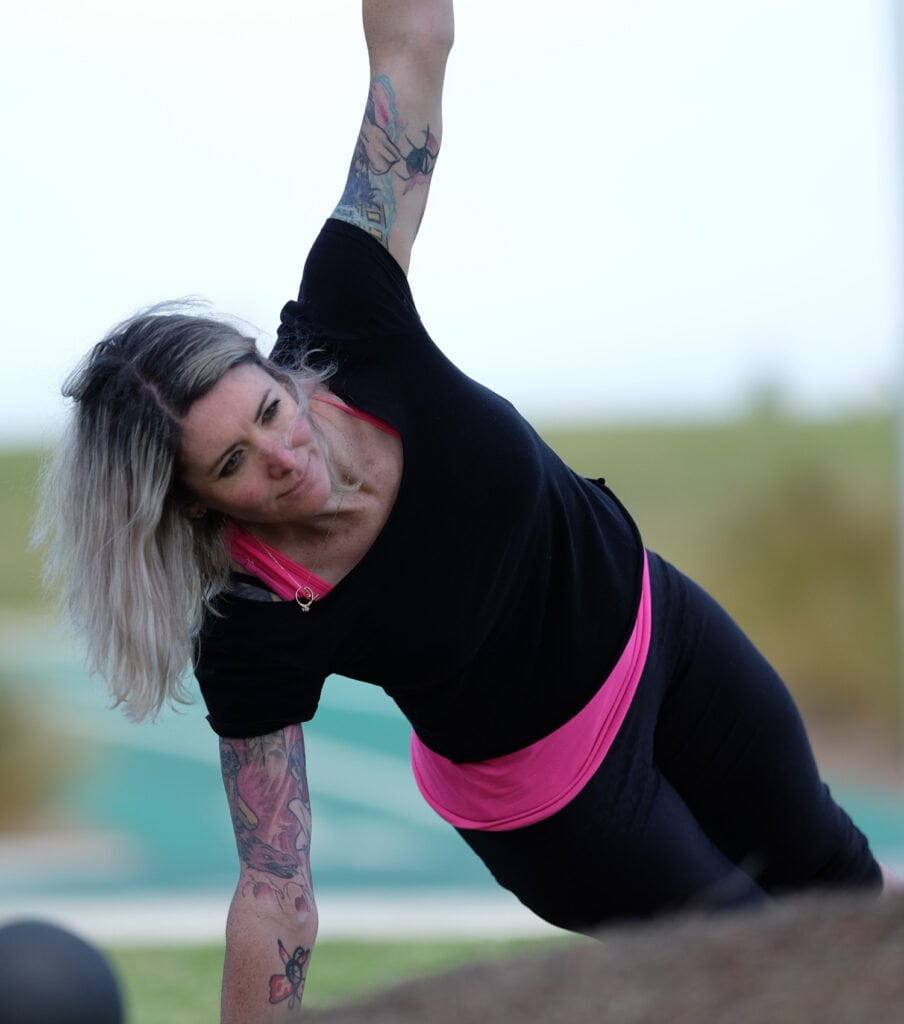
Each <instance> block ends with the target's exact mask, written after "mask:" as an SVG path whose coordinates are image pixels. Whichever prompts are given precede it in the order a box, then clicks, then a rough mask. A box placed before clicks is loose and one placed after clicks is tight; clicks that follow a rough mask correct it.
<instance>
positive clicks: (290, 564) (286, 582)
mask: <svg viewBox="0 0 904 1024" xmlns="http://www.w3.org/2000/svg"><path fill="white" fill-rule="evenodd" d="M344 497H345V496H344V495H341V496H340V499H339V504H338V505H337V507H336V511H335V512H334V513H333V516H332V518H331V519H330V524H329V528H328V529H327V531H326V533H325V534H324V537H323V540H322V541H321V542H320V544H321V545H325V544H327V542H328V541H329V539H330V537H331V536H332V533H333V528H334V526H335V523H336V519H337V517H338V515H339V512H340V510H341V508H342V502H343V499H344ZM227 543H228V545H229V550H230V553H231V554H232V557H233V559H234V560H235V561H236V562H238V563H239V564H240V565H242V566H244V567H245V569H247V570H248V572H250V573H251V575H252V576H257V577H258V579H261V580H263V582H264V583H266V584H267V585H268V586H269V587H270V588H271V589H272V590H274V591H275V592H276V593H277V594H278V595H279V596H280V597H281V598H283V600H286V601H288V600H294V601H295V602H296V604H297V605H298V606H299V608H301V610H302V611H303V612H309V611H310V610H311V607H312V606H313V604H314V602H315V601H317V600H319V599H320V598H322V597H325V596H326V595H327V594H328V593H329V592H330V591H331V590H332V589H333V588H332V584H330V583H327V582H326V580H322V579H320V577H319V576H316V575H315V574H314V573H312V572H311V571H310V570H309V569H306V568H305V567H304V566H303V565H299V564H298V563H297V562H295V561H293V560H292V559H291V558H289V557H288V556H286V555H283V554H281V553H280V552H279V551H277V550H276V549H275V548H272V547H270V545H269V544H267V542H266V541H264V540H261V539H260V538H259V537H255V536H254V534H251V533H249V532H248V531H247V530H244V529H242V528H241V527H240V526H238V525H237V524H236V523H229V525H228V526H227ZM263 556H265V557H263ZM269 563H272V565H273V566H274V567H275V570H276V571H275V572H274V570H273V568H271V567H270V564H269ZM299 577H300V580H301V582H299Z"/></svg>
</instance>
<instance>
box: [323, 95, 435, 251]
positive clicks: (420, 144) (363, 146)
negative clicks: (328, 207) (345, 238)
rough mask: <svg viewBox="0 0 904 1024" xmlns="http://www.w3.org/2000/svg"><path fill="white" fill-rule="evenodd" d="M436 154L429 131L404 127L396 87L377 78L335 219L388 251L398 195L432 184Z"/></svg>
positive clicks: (427, 128) (425, 127) (424, 127)
mask: <svg viewBox="0 0 904 1024" xmlns="http://www.w3.org/2000/svg"><path fill="white" fill-rule="evenodd" d="M438 154H439V141H438V140H437V138H436V137H435V136H434V135H433V133H432V132H431V131H430V125H429V124H427V125H423V126H419V127H417V128H414V127H409V126H408V125H407V124H406V123H405V122H404V121H402V120H401V118H400V117H399V112H398V108H397V106H396V97H395V91H394V89H393V87H392V83H391V82H390V80H389V78H388V76H387V75H379V76H378V77H376V78H375V79H374V80H373V81H372V82H371V84H370V94H369V96H368V99H367V107H366V108H365V111H364V120H363V121H362V124H361V131H360V133H359V134H358V142H357V144H356V146H355V155H354V157H353V158H352V164H351V167H350V168H349V172H348V180H347V181H346V183H345V191H344V192H343V193H342V198H341V199H340V200H339V205H338V206H337V207H336V210H335V211H334V214H333V216H335V217H338V218H339V219H340V220H345V221H349V222H350V223H352V224H356V225H358V227H361V228H363V229H364V230H365V231H367V232H369V233H370V234H371V235H373V236H374V238H376V239H377V241H379V242H380V243H381V244H382V245H384V246H387V247H388V245H389V235H390V232H391V231H392V226H393V224H394V223H395V220H396V216H397V215H398V196H399V194H401V195H403V196H404V195H405V194H406V193H408V192H410V191H411V189H413V188H415V187H416V186H418V185H426V184H427V183H428V181H429V179H430V175H431V174H432V173H433V167H434V165H435V164H436V158H437V156H438ZM397 189H398V190H399V191H397Z"/></svg>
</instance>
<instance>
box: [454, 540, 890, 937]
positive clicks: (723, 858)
mask: <svg viewBox="0 0 904 1024" xmlns="http://www.w3.org/2000/svg"><path fill="white" fill-rule="evenodd" d="M649 558H650V583H651V588H652V595H653V633H652V640H651V644H650V653H649V657H648V661H647V664H646V667H645V668H644V672H643V676H642V677H641V681H640V685H639V686H638V689H637V693H636V695H635V697H634V700H633V702H632V705H631V708H630V710H629V712H628V715H627V717H626V719H625V721H624V724H623V725H622V727H621V730H620V731H619V734H618V736H617V737H616V740H615V742H614V743H613V745H612V747H611V749H610V751H609V753H608V754H607V756H606V759H605V760H604V762H603V764H602V765H601V767H600V768H599V770H598V771H597V773H596V774H595V775H594V777H593V778H592V779H591V781H590V782H589V783H588V784H587V786H586V787H585V788H584V789H583V790H582V791H581V793H580V794H578V796H577V797H575V799H574V800H573V801H572V802H571V803H570V804H568V806H566V807H564V808H563V809H562V810H561V811H559V812H557V813H556V814H554V815H552V816H551V817H550V818H547V819H546V820H545V821H541V822H539V823H537V824H535V825H530V826H528V827H527V828H522V829H517V830H514V831H510V832H482V831H476V830H471V829H459V830H458V831H459V832H460V834H461V835H462V837H463V838H464V840H465V842H467V843H468V845H469V846H470V847H471V848H472V849H473V850H474V851H475V852H476V853H477V854H478V856H479V857H480V858H481V859H482V860H483V861H484V863H485V864H486V865H487V867H488V868H489V869H490V871H491V872H492V873H493V875H494V877H495V878H496V880H497V881H498V882H499V883H500V885H502V886H504V887H505V888H506V889H510V890H511V891H512V892H513V893H514V894H515V895H516V896H517V897H518V898H519V899H520V900H521V902H522V903H524V904H525V905H526V906H528V907H530V909H531V910H533V911H534V912H535V913H537V914H538V915H539V916H540V917H542V918H544V919H545V920H547V921H549V922H551V923H552V924H556V925H558V926H560V927H562V928H568V929H571V930H574V931H592V930H593V929H594V928H595V927H597V926H598V925H600V924H602V923H603V922H605V921H607V920H612V919H613V918H622V917H638V916H648V915H652V914H656V913H659V912H662V911H668V910H674V909H677V908H678V907H686V906H705V907H731V906H736V905H741V904H750V903H755V902H758V901H762V900H766V899H768V898H769V895H773V894H777V893H780V892H783V891H791V890H795V889H803V888H806V887H811V886H821V885H836V886H849V887H853V886H870V887H875V888H879V887H881V871H880V869H879V866H878V864H877V863H876V861H875V860H874V858H873V856H872V854H871V852H870V849H869V845H868V843H867V841H866V839H865V837H864V836H863V835H862V833H861V832H860V831H859V830H858V829H857V828H855V827H854V825H853V823H852V822H851V820H850V818H849V817H848V816H847V815H846V814H845V812H844V811H843V810H842V809H841V808H840V807H838V806H837V805H836V804H835V802H834V801H833V800H832V798H831V795H830V793H829V790H828V787H827V786H825V785H824V783H823V782H821V780H820V778H819V773H818V771H817V768H816V764H815V761H814V759H813V754H812V751H811V749H810V744H809V741H808V739H807V735H806V732H805V730H804V727H803V723H802V721H801V718H800V715H799V714H798V711H797V708H796V707H795V705H794V702H793V700H792V699H791V696H790V695H789V693H788V691H787V690H786V689H785V686H784V684H783V683H782V681H781V679H779V677H778V675H777V674H776V673H775V671H774V670H773V669H772V668H771V667H770V665H769V664H768V663H767V662H766V660H765V659H764V658H763V657H762V655H760V654H759V652H758V651H757V650H756V649H755V648H754V646H753V644H752V643H751V642H750V641H749V640H748V639H747V637H746V636H745V635H744V634H743V633H742V632H741V630H740V629H739V628H738V627H737V625H736V624H735V623H734V622H733V621H732V620H731V618H730V617H729V616H728V615H727V614H726V613H725V611H723V609H722V608H721V607H720V606H719V605H718V604H717V603H716V602H715V601H714V600H713V599H712V598H711V597H709V596H708V595H707V594H706V593H705V592H704V591H703V590H701V589H700V588H699V587H698V586H696V585H695V584H694V583H693V582H691V581H690V580H689V579H687V578H686V577H685V576H683V575H682V574H681V573H679V572H678V571H677V570H676V569H674V568H673V567H672V566H670V565H669V564H668V563H667V562H664V561H663V560H662V559H660V558H658V557H656V556H655V555H653V554H650V556H649Z"/></svg>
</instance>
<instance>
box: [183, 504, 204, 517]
mask: <svg viewBox="0 0 904 1024" xmlns="http://www.w3.org/2000/svg"><path fill="white" fill-rule="evenodd" d="M185 514H186V515H187V516H188V518H189V519H203V518H204V516H206V515H207V509H206V508H204V506H203V505H199V504H198V503H197V502H193V503H192V504H191V505H186V506H185Z"/></svg>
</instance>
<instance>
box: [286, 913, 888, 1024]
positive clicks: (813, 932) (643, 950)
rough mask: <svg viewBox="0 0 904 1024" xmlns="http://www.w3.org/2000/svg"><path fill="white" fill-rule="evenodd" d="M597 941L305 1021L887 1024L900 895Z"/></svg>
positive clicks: (678, 921) (616, 932)
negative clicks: (866, 1023)
mask: <svg viewBox="0 0 904 1024" xmlns="http://www.w3.org/2000/svg"><path fill="white" fill-rule="evenodd" d="M601 938H602V941H601V942H600V943H586V944H585V943H581V944H579V945H575V946H569V947H567V948H564V949H560V950H556V951H553V952H547V953H541V954H530V955H527V956H521V957H519V958H517V959H511V960H504V961H497V962H493V963H487V964H477V965H473V966H468V967H465V968H461V969H459V970H456V971H454V972H451V973H448V974H443V975H440V976H437V977H433V978H423V979H418V980H416V981H413V982H409V983H406V984H403V985H400V986H398V987H396V988H393V989H390V990H388V991H386V992H383V993H380V994H378V995H376V996H373V997H372V998H370V999H367V1000H365V1001H361V1002H358V1003H354V1004H351V1005H348V1006H344V1007H337V1008H334V1009H329V1010H321V1011H319V1012H314V1011H309V1012H308V1013H307V1014H306V1017H307V1019H308V1020H309V1021H311V1022H312V1024H365V1022H366V1024H471V1022H474V1024H477V1022H481V1024H516V1022H517V1024H540V1022H541V1021H542V1022H543V1024H585V1022H586V1024H616V1022H617V1024H653V1022H655V1024H692V1022H693V1024H721V1022H729V1021H730V1022H731V1024H786V1022H787V1024H811V1022H812V1024H816V1022H819V1024H865V1022H869V1024H886V1022H887V1024H892V1022H900V1021H904V896H896V897H894V898H890V899H884V900H875V899H869V898H866V899H864V898H862V897H859V896H858V897H854V896H841V897H838V896H821V897H812V896H810V897H806V898H803V899H800V898H797V899H793V900H787V901H784V902H779V903H777V904H775V905H773V906H771V907H769V908H767V909H765V910H758V911H751V912H743V913H733V914H722V915H716V916H710V917H703V916H698V915H693V916H681V917H675V918H673V919H670V920H665V921H661V922H656V923H653V924H647V925H636V924H631V925H620V926H616V927H612V928H609V929H607V930H606V931H604V932H602V933H601Z"/></svg>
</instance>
